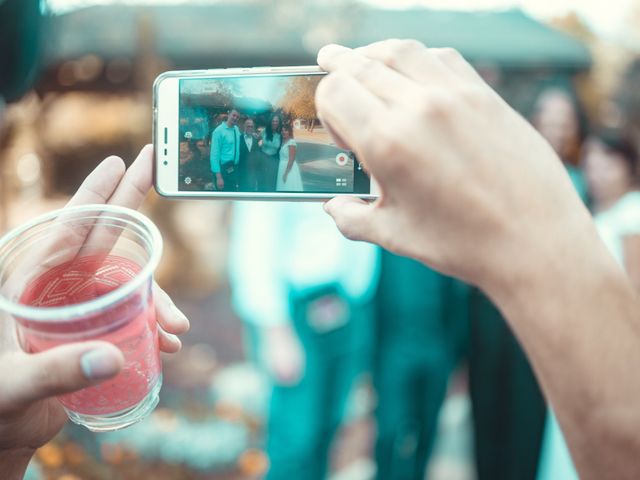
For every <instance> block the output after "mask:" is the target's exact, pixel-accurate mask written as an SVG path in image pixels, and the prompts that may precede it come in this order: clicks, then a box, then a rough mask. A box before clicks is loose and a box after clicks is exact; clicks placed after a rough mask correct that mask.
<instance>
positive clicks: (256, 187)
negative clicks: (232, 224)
mask: <svg viewBox="0 0 640 480" xmlns="http://www.w3.org/2000/svg"><path fill="white" fill-rule="evenodd" d="M239 122H240V113H239V112H238V110H236V109H231V110H230V111H229V113H228V115H227V118H226V119H225V120H224V121H223V122H221V123H220V125H218V126H217V127H216V128H215V129H214V130H213V133H212V134H211V150H210V154H209V160H210V166H211V171H212V173H213V176H214V187H215V189H216V190H218V191H227V192H236V191H242V192H273V191H277V192H301V191H304V187H303V183H302V174H301V171H300V166H299V164H298V162H297V161H296V157H297V150H298V146H297V144H296V141H295V139H294V137H293V129H292V127H291V125H290V124H284V122H283V121H282V119H281V117H280V116H278V115H276V114H274V115H272V116H271V118H270V120H269V121H268V122H267V124H266V126H265V127H264V128H263V129H262V131H261V132H259V133H258V132H257V131H256V125H255V119H253V118H252V117H250V116H247V117H245V118H244V119H243V120H242V125H241V126H242V128H240V126H239V125H238V124H239Z"/></svg>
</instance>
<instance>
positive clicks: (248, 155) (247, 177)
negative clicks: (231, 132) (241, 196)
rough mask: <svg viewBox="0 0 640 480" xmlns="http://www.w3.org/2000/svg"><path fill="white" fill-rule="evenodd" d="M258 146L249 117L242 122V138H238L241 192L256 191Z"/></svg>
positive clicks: (258, 165)
mask: <svg viewBox="0 0 640 480" xmlns="http://www.w3.org/2000/svg"><path fill="white" fill-rule="evenodd" d="M260 160H261V155H260V147H259V146H258V134H257V133H256V124H255V120H254V119H253V118H251V117H247V118H245V120H244V122H242V138H241V140H240V166H239V169H240V190H241V191H242V192H257V191H258V173H259V170H258V169H259V168H260Z"/></svg>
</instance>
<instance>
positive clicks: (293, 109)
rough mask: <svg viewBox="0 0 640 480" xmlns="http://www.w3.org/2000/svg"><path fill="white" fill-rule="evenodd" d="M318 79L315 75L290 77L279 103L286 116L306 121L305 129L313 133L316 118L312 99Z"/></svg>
mask: <svg viewBox="0 0 640 480" xmlns="http://www.w3.org/2000/svg"><path fill="white" fill-rule="evenodd" d="M320 78H321V77H320V76H317V75H312V76H295V77H292V78H291V79H290V80H289V84H288V85H287V88H286V90H285V94H284V96H283V97H282V100H281V102H280V106H281V108H282V110H283V111H284V112H285V113H286V114H287V116H289V117H291V118H294V119H302V120H306V124H307V125H306V128H307V130H310V131H313V128H314V127H315V123H316V118H317V114H316V107H315V103H314V97H315V91H316V87H317V86H318V83H319V82H320Z"/></svg>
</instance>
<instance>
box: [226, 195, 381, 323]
mask: <svg viewBox="0 0 640 480" xmlns="http://www.w3.org/2000/svg"><path fill="white" fill-rule="evenodd" d="M230 247H231V248H230V254H229V257H230V258H229V276H230V280H231V285H232V294H233V295H232V297H233V304H234V306H235V308H236V311H237V312H238V313H239V314H240V316H241V317H242V318H243V319H244V320H246V321H248V322H249V323H251V324H253V325H259V326H274V325H282V324H286V323H288V322H290V320H291V319H290V317H289V314H290V312H289V301H288V294H289V291H290V289H291V288H294V289H296V290H297V291H299V292H300V291H303V290H305V289H307V288H310V289H313V288H314V287H315V286H317V285H322V284H323V283H334V282H335V283H337V284H338V285H339V286H340V287H341V288H342V290H343V293H344V294H345V295H346V296H347V299H348V300H351V301H356V302H359V301H366V300H367V299H369V298H371V296H372V295H373V293H374V291H375V288H376V286H377V278H378V248H376V247H374V246H373V245H371V244H368V243H364V242H353V241H350V240H347V239H346V238H344V237H343V236H342V234H341V233H340V232H339V231H338V229H337V228H336V226H335V223H334V222H333V220H332V219H331V217H330V216H329V215H327V214H326V213H325V212H324V211H323V210H322V206H321V205H319V204H318V203H304V202H300V203H285V202H281V203H280V202H264V203H260V202H238V203H236V204H235V205H234V210H233V222H232V227H231V245H230Z"/></svg>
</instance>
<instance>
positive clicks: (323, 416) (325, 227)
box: [229, 132, 378, 480]
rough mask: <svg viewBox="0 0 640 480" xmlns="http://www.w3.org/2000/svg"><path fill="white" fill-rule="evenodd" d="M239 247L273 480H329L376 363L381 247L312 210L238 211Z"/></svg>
mask: <svg viewBox="0 0 640 480" xmlns="http://www.w3.org/2000/svg"><path fill="white" fill-rule="evenodd" d="M272 133H273V135H274V137H275V135H277V134H276V133H275V132H272ZM231 240H232V241H231V253H230V265H229V270H230V280H231V287H232V297H233V304H234V306H235V309H236V311H237V312H238V314H239V316H240V317H241V318H242V319H243V321H244V322H246V325H247V327H248V333H249V336H250V337H253V340H254V341H253V342H252V343H253V345H254V349H253V350H255V351H254V353H253V355H251V354H250V355H249V356H253V357H254V359H255V361H256V363H257V364H258V365H259V366H261V367H262V368H263V369H264V370H265V371H266V372H267V374H268V376H269V377H270V378H271V380H272V382H273V389H272V395H271V400H270V404H269V413H268V416H269V418H268V422H267V424H268V427H267V431H266V435H267V440H266V452H267V455H268V457H269V460H270V465H271V468H270V470H269V472H268V474H267V478H268V479H271V480H289V479H294V478H304V479H308V480H321V479H324V478H326V476H327V470H328V459H329V451H330V445H331V442H332V440H333V438H334V437H335V434H336V432H337V430H338V428H339V426H340V424H341V423H342V421H343V417H344V414H345V406H346V403H347V398H348V396H349V393H350V391H351V390H352V387H353V385H354V382H355V380H356V379H357V378H358V377H359V375H360V374H361V373H362V372H364V371H365V370H366V369H367V368H368V367H369V364H370V361H369V358H370V349H371V325H372V304H371V303H372V302H371V301H372V297H373V294H374V291H375V284H376V281H375V279H376V277H377V261H376V257H377V255H378V253H377V248H376V247H374V246H372V245H370V244H365V243H356V242H351V241H349V240H346V239H344V238H343V237H342V236H341V235H340V233H339V232H338V230H337V229H336V227H335V225H334V224H333V222H332V221H331V219H330V218H329V217H328V216H327V215H326V214H325V213H324V212H323V211H322V208H321V206H320V205H318V204H307V203H269V202H267V203H250V202H246V203H237V204H236V205H235V208H234V212H233V223H232V231H231Z"/></svg>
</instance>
